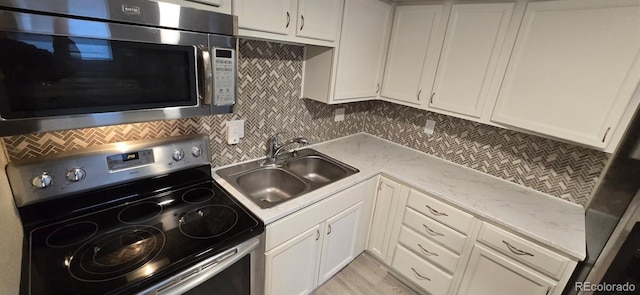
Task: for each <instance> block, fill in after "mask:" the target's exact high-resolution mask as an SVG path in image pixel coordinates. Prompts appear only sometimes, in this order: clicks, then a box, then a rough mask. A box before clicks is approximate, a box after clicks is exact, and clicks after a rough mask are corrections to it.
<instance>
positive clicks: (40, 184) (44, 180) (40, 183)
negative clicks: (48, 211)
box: [31, 172, 53, 188]
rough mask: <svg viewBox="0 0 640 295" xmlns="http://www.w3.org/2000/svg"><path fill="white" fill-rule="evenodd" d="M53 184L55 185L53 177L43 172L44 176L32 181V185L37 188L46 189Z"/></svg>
mask: <svg viewBox="0 0 640 295" xmlns="http://www.w3.org/2000/svg"><path fill="white" fill-rule="evenodd" d="M51 184H53V177H51V175H49V173H47V172H42V174H40V175H38V176H36V177H34V178H33V179H32V180H31V185H33V186H34V187H37V188H45V187H48V186H51Z"/></svg>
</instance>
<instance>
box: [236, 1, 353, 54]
mask: <svg viewBox="0 0 640 295" xmlns="http://www.w3.org/2000/svg"><path fill="white" fill-rule="evenodd" d="M233 5H234V6H233V14H235V15H237V16H238V28H239V30H238V34H239V35H240V36H243V37H250V38H259V39H268V40H275V41H283V42H293V43H303V44H317V45H322V46H335V41H336V40H337V38H338V36H337V33H338V28H339V27H340V22H341V20H342V8H343V5H344V0H324V1H322V0H233Z"/></svg>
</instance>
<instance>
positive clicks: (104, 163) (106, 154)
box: [7, 135, 210, 207]
mask: <svg viewBox="0 0 640 295" xmlns="http://www.w3.org/2000/svg"><path fill="white" fill-rule="evenodd" d="M207 146H208V138H207V137H206V136H202V135H192V136H180V137H171V138H165V139H154V140H140V141H130V142H120V143H115V144H108V145H103V146H98V147H93V148H88V149H85V150H78V151H72V152H65V153H60V154H56V155H54V156H50V157H42V158H40V159H35V160H27V161H18V162H12V163H9V165H7V175H8V176H9V182H10V183H11V188H12V190H13V195H14V199H15V201H16V205H17V206H18V207H22V206H25V205H28V204H31V203H36V202H40V201H43V200H47V199H51V198H57V197H61V196H66V195H70V194H74V193H80V192H83V191H88V190H92V189H97V188H101V187H107V186H110V185H115V184H118V183H123V182H128V181H132V180H135V179H142V178H148V177H153V176H156V175H162V174H164V173H168V172H172V171H176V170H180V169H186V168H190V167H195V166H200V165H207V164H210V163H209V153H208V148H207Z"/></svg>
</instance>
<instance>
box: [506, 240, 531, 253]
mask: <svg viewBox="0 0 640 295" xmlns="http://www.w3.org/2000/svg"><path fill="white" fill-rule="evenodd" d="M502 242H503V243H504V244H505V245H507V248H509V251H511V253H513V254H516V255H527V256H531V257H533V254H531V253H529V252H526V251H522V250H520V249H518V248H516V247H514V246H513V245H511V244H509V243H508V242H507V241H505V240H502Z"/></svg>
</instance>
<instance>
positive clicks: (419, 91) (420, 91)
mask: <svg viewBox="0 0 640 295" xmlns="http://www.w3.org/2000/svg"><path fill="white" fill-rule="evenodd" d="M420 93H422V89H420V90H418V101H420Z"/></svg>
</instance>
